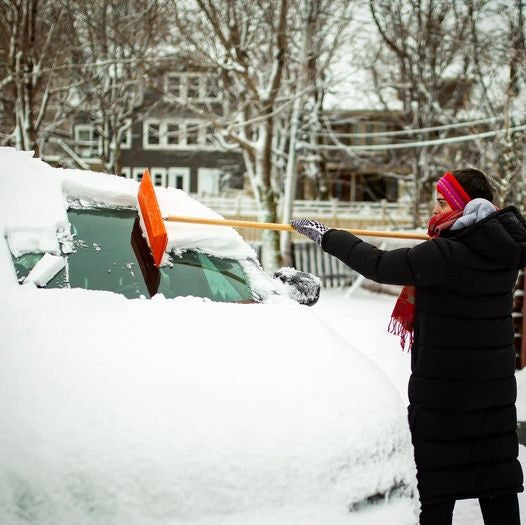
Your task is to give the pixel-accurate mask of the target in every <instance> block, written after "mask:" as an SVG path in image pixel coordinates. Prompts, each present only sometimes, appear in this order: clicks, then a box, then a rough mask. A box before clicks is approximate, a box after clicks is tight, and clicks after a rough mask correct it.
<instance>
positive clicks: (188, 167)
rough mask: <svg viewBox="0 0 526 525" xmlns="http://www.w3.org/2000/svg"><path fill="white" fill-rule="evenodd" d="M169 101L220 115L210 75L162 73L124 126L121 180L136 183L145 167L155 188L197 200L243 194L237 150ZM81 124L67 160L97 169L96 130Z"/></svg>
mask: <svg viewBox="0 0 526 525" xmlns="http://www.w3.org/2000/svg"><path fill="white" fill-rule="evenodd" d="M173 97H176V98H177V99H181V100H182V101H183V103H188V105H189V106H191V107H195V108H201V107H202V108H213V110H214V111H215V112H218V111H219V112H220V108H221V95H220V91H219V89H218V87H217V83H216V82H215V79H214V77H213V76H212V75H210V74H209V73H207V72H206V71H192V72H191V73H189V72H184V71H181V72H169V73H164V75H163V83H162V85H161V86H158V87H157V88H156V89H149V90H147V91H146V92H145V93H144V101H143V104H142V105H143V107H144V108H146V109H145V110H144V111H142V112H141V117H140V118H139V119H137V120H135V121H133V122H132V121H131V120H130V121H129V128H128V129H127V130H126V132H125V134H124V136H123V140H122V141H121V143H120V150H121V154H120V173H121V175H123V176H125V177H128V178H132V179H135V180H140V178H141V177H142V174H143V172H144V170H145V169H146V168H148V169H149V170H150V173H151V175H152V178H153V180H154V183H155V184H156V185H160V186H165V187H174V188H179V189H183V190H184V191H186V192H190V193H196V194H200V195H216V194H219V193H221V194H229V193H236V192H240V191H242V189H243V177H244V172H245V168H244V162H243V156H242V153H241V152H240V150H238V149H236V148H234V149H229V150H225V149H224V148H223V147H221V146H219V144H218V141H217V138H216V137H215V135H214V130H213V128H212V127H211V126H210V125H209V124H208V123H207V120H206V119H204V118H202V117H201V116H200V115H199V114H198V112H196V111H193V110H192V109H188V108H187V107H186V105H185V104H183V105H179V104H174V103H173ZM86 120H87V119H86ZM86 120H83V119H82V117H80V118H77V121H76V122H75V123H74V124H73V126H72V139H73V140H72V141H71V150H72V152H71V156H73V157H76V159H75V160H76V164H79V163H81V164H82V163H83V164H85V165H86V166H89V167H90V168H91V169H101V170H102V169H104V168H103V166H101V163H100V160H99V159H100V151H101V148H102V140H101V137H100V135H99V134H98V132H97V129H96V126H95V125H94V124H89V123H86ZM83 167H85V166H83Z"/></svg>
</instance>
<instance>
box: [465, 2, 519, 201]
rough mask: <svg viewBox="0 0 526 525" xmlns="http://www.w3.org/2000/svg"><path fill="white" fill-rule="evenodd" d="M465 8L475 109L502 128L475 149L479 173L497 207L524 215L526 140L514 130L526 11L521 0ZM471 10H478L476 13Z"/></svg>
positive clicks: (516, 120)
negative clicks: (467, 10) (491, 186)
mask: <svg viewBox="0 0 526 525" xmlns="http://www.w3.org/2000/svg"><path fill="white" fill-rule="evenodd" d="M469 4H470V26H469V27H470V36H471V42H472V48H473V56H474V60H475V64H476V68H475V71H474V74H475V78H476V79H477V86H478V95H479V98H478V101H477V100H475V101H474V102H478V103H477V104H474V105H475V107H476V108H477V109H478V111H479V112H480V113H481V114H483V115H486V116H488V117H493V118H495V117H500V119H501V120H500V121H499V126H500V127H503V128H505V132H504V133H500V134H499V135H498V136H497V137H496V138H495V139H494V140H492V141H491V142H489V143H488V142H487V141H485V142H484V143H483V144H478V146H479V150H478V152H479V156H480V159H481V167H482V168H483V169H485V170H486V171H487V172H488V174H489V175H490V177H492V179H493V183H494V186H495V188H496V193H497V199H498V203H499V205H501V206H504V205H506V204H515V205H516V206H518V207H519V208H521V209H524V207H525V198H526V191H525V190H526V188H525V180H524V179H525V176H526V170H525V168H524V167H523V153H522V152H523V150H524V145H525V137H524V133H523V132H522V131H513V128H514V126H516V125H517V124H522V123H523V122H521V121H520V120H519V119H517V115H519V116H520V115H522V114H523V107H524V101H525V97H526V84H525V82H526V67H525V63H526V62H525V60H526V49H525V33H524V31H525V28H524V14H525V13H524V11H525V5H524V2H523V1H522V0H516V1H515V2H513V3H499V2H492V1H486V2H483V1H482V0H479V2H469ZM473 4H476V6H477V7H478V8H479V9H478V10H477V9H474V8H473ZM481 6H482V8H481ZM489 22H491V23H489Z"/></svg>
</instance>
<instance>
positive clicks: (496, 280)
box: [292, 169, 526, 525]
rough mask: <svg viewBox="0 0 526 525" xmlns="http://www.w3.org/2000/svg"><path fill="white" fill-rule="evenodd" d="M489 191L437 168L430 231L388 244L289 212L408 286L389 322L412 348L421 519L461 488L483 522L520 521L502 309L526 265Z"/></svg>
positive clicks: (324, 239) (379, 276)
mask: <svg viewBox="0 0 526 525" xmlns="http://www.w3.org/2000/svg"><path fill="white" fill-rule="evenodd" d="M492 200H493V191H492V189H491V186H490V184H489V182H488V180H487V178H486V177H485V175H484V174H483V173H481V172H480V171H478V170H473V169H464V170H457V171H454V172H448V173H446V175H444V176H443V177H442V178H441V179H440V180H439V181H438V183H437V204H436V206H435V209H434V210H433V216H432V217H431V219H430V224H429V234H430V236H431V240H429V241H426V242H423V243H421V244H419V245H417V246H415V247H413V248H403V249H397V250H391V251H383V250H380V249H378V248H377V247H375V246H373V245H371V244H368V243H366V242H364V241H362V240H361V239H359V238H358V237H356V236H354V235H352V234H351V233H349V232H346V231H342V230H336V229H328V228H327V227H326V226H324V225H323V224H321V223H318V222H316V221H311V220H307V219H299V220H294V221H292V226H293V227H294V228H295V229H296V230H297V231H298V232H299V233H302V234H304V235H307V236H308V237H310V238H311V239H312V240H314V241H315V242H316V243H317V244H318V245H319V246H321V247H322V248H323V250H325V251H326V252H328V253H330V254H331V255H334V256H336V257H338V259H340V260H341V261H343V262H344V263H345V264H347V265H348V266H350V267H351V268H353V269H354V270H356V271H358V272H359V273H361V274H363V275H365V276H366V277H368V278H369V279H372V280H374V281H377V282H380V283H390V284H399V285H405V286H404V288H403V291H402V293H401V294H400V297H399V299H398V301H397V303H396V306H395V309H394V311H393V318H392V320H391V325H390V328H391V331H393V332H395V333H397V334H398V335H400V336H401V340H402V344H403V345H404V344H406V345H409V346H410V348H411V352H412V354H411V372H412V373H411V377H410V380H409V390H408V392H409V403H410V404H409V408H408V411H409V414H408V416H409V427H410V430H411V437H412V441H413V446H414V451H415V462H416V466H417V481H418V490H419V494H420V501H421V513H420V523H421V524H451V522H452V516H453V508H454V505H455V500H457V499H466V498H479V502H480V506H481V509H482V514H483V517H484V523H485V524H486V525H490V524H498V525H503V524H509V525H517V524H519V522H520V518H519V507H518V499H517V493H518V492H521V491H522V490H523V486H522V483H523V476H522V470H521V465H520V463H519V461H518V459H517V456H518V441H517V433H516V429H517V416H516V410H515V401H516V396H517V387H516V381H515V349H514V335H513V326H512V317H511V312H512V300H513V288H514V286H515V283H516V280H517V275H518V271H519V268H521V267H524V266H525V265H526V222H525V220H524V218H523V217H522V216H521V215H520V214H519V212H518V211H517V209H516V208H514V207H512V206H510V207H507V208H504V209H502V210H497V209H496V208H495V206H493V205H492V204H491V201H492Z"/></svg>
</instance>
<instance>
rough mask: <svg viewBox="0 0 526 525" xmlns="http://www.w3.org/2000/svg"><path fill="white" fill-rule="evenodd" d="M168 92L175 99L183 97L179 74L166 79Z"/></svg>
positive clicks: (168, 76)
mask: <svg viewBox="0 0 526 525" xmlns="http://www.w3.org/2000/svg"><path fill="white" fill-rule="evenodd" d="M166 91H167V92H168V93H169V94H170V95H173V96H174V97H181V96H182V90H181V76H180V75H178V74H170V75H167V77H166Z"/></svg>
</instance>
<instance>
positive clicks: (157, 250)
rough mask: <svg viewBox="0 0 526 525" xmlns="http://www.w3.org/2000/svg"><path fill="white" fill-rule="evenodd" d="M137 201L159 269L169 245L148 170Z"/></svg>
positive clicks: (143, 226) (154, 260)
mask: <svg viewBox="0 0 526 525" xmlns="http://www.w3.org/2000/svg"><path fill="white" fill-rule="evenodd" d="M137 200H138V202H139V215H140V217H141V226H142V228H143V232H144V234H145V236H146V240H147V241H148V245H149V246H150V250H151V252H152V256H153V262H154V264H155V266H157V267H159V265H160V264H161V260H162V258H163V255H164V252H165V250H166V245H167V244H168V235H167V233H166V227H165V225H164V221H163V217H162V215H161V210H160V208H159V203H158V202H157V197H156V195H155V190H154V187H153V184H152V179H151V177H150V173H149V172H148V170H144V174H143V176H142V180H141V183H140V184H139V192H138V194H137Z"/></svg>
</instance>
